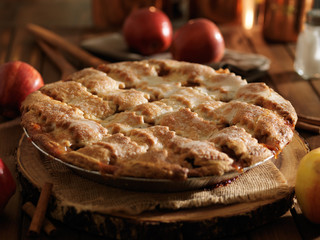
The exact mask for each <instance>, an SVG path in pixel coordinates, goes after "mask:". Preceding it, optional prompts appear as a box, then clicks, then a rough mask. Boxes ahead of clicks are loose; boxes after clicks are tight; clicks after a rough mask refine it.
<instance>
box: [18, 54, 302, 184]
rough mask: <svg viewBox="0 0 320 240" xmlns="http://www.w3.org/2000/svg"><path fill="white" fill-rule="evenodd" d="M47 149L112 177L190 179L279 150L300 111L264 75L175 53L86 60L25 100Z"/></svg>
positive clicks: (28, 122)
mask: <svg viewBox="0 0 320 240" xmlns="http://www.w3.org/2000/svg"><path fill="white" fill-rule="evenodd" d="M21 112H22V121H21V123H22V126H23V127H24V128H25V129H26V131H27V132H28V135H29V136H30V138H31V139H32V140H33V141H34V142H35V143H36V144H37V145H38V146H39V147H40V148H42V149H43V150H44V151H46V152H47V153H49V154H50V155H52V156H54V157H56V158H59V159H61V160H62V161H65V162H67V163H69V164H73V165H75V166H77V167H80V168H83V169H88V170H93V171H99V172H101V174H105V173H107V174H112V175H114V176H115V177H117V176H118V177H123V176H130V177H137V178H152V179H177V180H184V179H187V178H190V177H202V176H213V175H217V176H220V175H223V174H226V173H229V172H233V171H239V170H241V169H243V168H246V167H249V166H252V165H254V164H256V163H258V162H261V161H264V160H265V159H268V158H270V157H272V156H277V155H278V154H279V153H280V152H281V151H282V150H283V148H284V147H285V146H286V145H287V144H288V143H289V142H290V141H291V140H292V137H293V133H294V128H295V124H296V121H297V115H296V112H295V110H294V108H293V107H292V105H291V103H290V102H289V101H287V100H285V99H284V98H283V97H281V96H280V95H279V94H278V93H276V92H275V91H274V90H272V89H271V88H270V87H268V86H267V85H266V84H264V83H260V82H259V83H247V82H246V80H244V79H242V78H241V77H240V76H236V75H235V74H233V73H231V72H229V71H228V70H214V69H212V68H210V67H208V66H205V65H200V64H194V63H187V62H178V61H174V60H154V59H153V60H143V61H135V62H118V63H112V64H105V65H100V66H99V67H97V68H85V69H83V70H81V71H78V72H76V73H74V74H71V75H70V76H69V77H67V78H66V79H63V80H60V81H57V82H54V83H50V84H46V85H45V86H43V87H42V88H41V89H39V90H38V91H36V92H34V93H32V94H30V95H29V96H28V97H27V98H26V100H25V101H24V102H23V104H22V106H21Z"/></svg>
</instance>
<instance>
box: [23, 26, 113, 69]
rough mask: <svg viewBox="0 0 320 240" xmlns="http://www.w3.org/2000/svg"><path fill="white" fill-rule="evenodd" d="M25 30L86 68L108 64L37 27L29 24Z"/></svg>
mask: <svg viewBox="0 0 320 240" xmlns="http://www.w3.org/2000/svg"><path fill="white" fill-rule="evenodd" d="M27 28H28V30H29V31H30V32H32V33H33V34H34V35H36V36H37V37H39V38H41V39H42V40H45V41H46V42H48V43H50V44H51V45H53V46H56V47H57V48H59V49H61V50H63V51H65V52H68V53H69V54H71V55H72V56H74V57H76V58H77V59H80V60H81V61H82V62H83V63H85V64H86V65H87V66H88V67H97V66H98V65H100V64H102V63H103V64H106V63H109V62H107V61H105V60H102V59H100V58H98V57H96V56H94V55H92V54H90V53H89V52H87V51H85V50H83V49H82V48H80V47H78V46H77V45H74V44H72V43H71V42H69V41H67V40H66V39H64V38H63V37H61V36H59V35H58V34H56V33H54V32H52V31H50V30H48V29H46V28H43V27H40V26H38V25H35V24H32V23H29V24H28V25H27Z"/></svg>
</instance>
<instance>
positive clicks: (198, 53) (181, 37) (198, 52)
mask: <svg viewBox="0 0 320 240" xmlns="http://www.w3.org/2000/svg"><path fill="white" fill-rule="evenodd" d="M224 49H225V44H224V39H223V36H222V34H221V32H220V29H219V28H218V27H217V25H216V24H214V23H213V22H212V21H210V20H207V19H204V18H198V19H192V20H190V21H188V22H187V23H186V24H185V25H183V26H182V27H181V28H179V29H178V30H177V31H176V32H175V34H174V36H173V40H172V46H171V53H172V57H173V58H174V59H176V60H179V61H187V62H195V63H211V62H218V61H220V60H221V59H222V57H223V54H224Z"/></svg>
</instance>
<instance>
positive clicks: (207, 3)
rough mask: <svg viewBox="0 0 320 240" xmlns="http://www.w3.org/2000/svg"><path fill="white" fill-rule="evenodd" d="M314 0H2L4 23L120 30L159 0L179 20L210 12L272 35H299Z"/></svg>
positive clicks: (293, 37)
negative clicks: (136, 11)
mask: <svg viewBox="0 0 320 240" xmlns="http://www.w3.org/2000/svg"><path fill="white" fill-rule="evenodd" d="M313 3H314V1H313V0H50V1H48V0H1V1H0V26H1V25H3V26H10V25H14V26H19V25H23V24H26V21H28V22H32V23H35V24H39V25H42V26H44V27H50V26H54V27H69V26H70V27H82V28H96V29H106V30H118V29H120V28H121V26H122V24H123V21H124V19H125V18H126V16H128V14H129V13H130V12H131V11H132V10H134V9H136V8H141V7H146V6H151V5H153V6H156V7H158V8H160V9H162V10H163V11H164V12H165V13H166V14H167V15H168V16H169V17H170V18H171V20H172V21H173V23H174V25H175V26H178V25H180V24H182V23H183V22H185V21H187V20H188V19H190V18H197V17H205V18H208V19H211V20H212V21H214V22H215V23H217V24H218V25H226V24H240V25H242V26H243V27H244V28H245V29H247V30H250V29H252V28H253V27H255V26H257V25H258V26H260V27H261V28H262V29H263V34H264V36H265V38H266V39H267V40H271V41H295V40H296V38H297V35H298V33H299V32H300V31H301V29H302V27H303V22H304V21H305V15H306V12H307V11H308V10H309V9H311V7H312V5H313ZM35 6H36V7H35ZM70 8H72V9H73V11H74V12H76V13H77V15H76V17H75V15H74V14H69V12H68V11H69V9H70ZM12 19H14V21H12Z"/></svg>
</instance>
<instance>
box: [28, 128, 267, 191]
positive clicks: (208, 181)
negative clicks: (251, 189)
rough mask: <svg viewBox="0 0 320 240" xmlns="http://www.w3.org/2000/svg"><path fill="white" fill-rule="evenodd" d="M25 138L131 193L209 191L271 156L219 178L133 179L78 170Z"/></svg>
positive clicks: (95, 178) (87, 174)
mask: <svg viewBox="0 0 320 240" xmlns="http://www.w3.org/2000/svg"><path fill="white" fill-rule="evenodd" d="M23 130H24V132H25V134H26V136H27V138H28V139H30V141H31V143H32V144H33V145H34V146H35V147H36V148H37V149H38V150H39V151H40V152H41V153H43V154H44V155H45V156H46V157H49V158H50V159H52V160H54V161H57V162H59V163H61V164H63V165H65V166H67V167H69V168H70V169H71V170H72V171H74V172H75V173H76V174H78V175H80V176H82V177H85V178H86V179H89V180H92V181H95V182H97V183H100V184H104V185H107V186H110V187H115V188H121V189H126V190H131V191H142V192H182V191H192V190H200V189H210V188H214V187H218V186H223V185H226V184H229V183H232V181H233V180H235V179H236V178H237V177H239V176H240V175H241V174H242V173H244V172H246V171H248V170H249V169H252V168H254V167H256V166H258V165H260V164H262V163H264V162H266V161H268V160H271V159H272V158H273V156H271V157H269V158H267V159H265V160H264V161H261V162H258V163H256V164H254V165H252V166H250V167H246V168H243V169H241V170H240V171H233V172H228V173H226V174H224V175H221V176H206V177H189V178H187V179H186V180H181V181H177V180H170V179H151V178H135V177H125V176H120V177H115V176H113V175H112V174H102V173H100V172H99V171H92V170H87V169H83V168H80V167H78V166H76V165H73V164H69V163H67V162H65V161H63V160H61V159H59V158H56V157H54V156H52V155H50V154H49V153H47V152H46V151H45V150H43V149H42V148H41V147H39V146H38V145H37V144H36V143H35V142H34V141H32V139H31V137H30V136H29V135H28V132H27V131H26V129H25V128H23Z"/></svg>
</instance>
